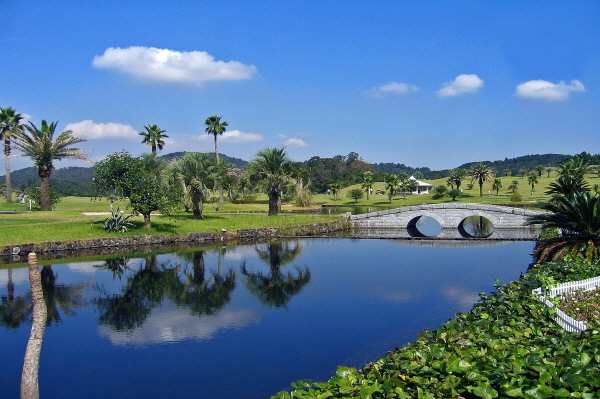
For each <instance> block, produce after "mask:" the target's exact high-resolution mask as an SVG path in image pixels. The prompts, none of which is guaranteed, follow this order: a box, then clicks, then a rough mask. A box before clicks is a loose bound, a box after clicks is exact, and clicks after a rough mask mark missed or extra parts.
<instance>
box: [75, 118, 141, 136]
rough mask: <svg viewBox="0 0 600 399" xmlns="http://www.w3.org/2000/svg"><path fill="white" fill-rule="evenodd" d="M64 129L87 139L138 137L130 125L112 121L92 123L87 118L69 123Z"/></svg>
mask: <svg viewBox="0 0 600 399" xmlns="http://www.w3.org/2000/svg"><path fill="white" fill-rule="evenodd" d="M65 130H72V131H73V133H75V134H76V135H78V136H82V137H84V138H86V139H88V140H98V139H106V138H122V139H134V138H138V132H137V131H136V130H135V129H134V128H133V127H132V126H131V125H123V124H120V123H112V122H110V123H94V121H92V120H89V119H88V120H85V121H81V122H77V123H69V124H68V125H67V126H66V128H65Z"/></svg>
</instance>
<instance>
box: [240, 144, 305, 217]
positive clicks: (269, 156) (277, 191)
mask: <svg viewBox="0 0 600 399" xmlns="http://www.w3.org/2000/svg"><path fill="white" fill-rule="evenodd" d="M294 169H295V168H294V166H293V163H292V161H291V160H290V159H289V158H288V156H287V154H286V152H285V148H271V147H269V148H266V149H264V150H260V151H259V152H258V153H257V154H256V158H254V160H253V161H252V162H250V165H249V166H248V170H249V172H250V175H251V176H253V177H254V178H255V179H256V180H257V181H258V182H259V184H260V185H262V186H263V188H264V189H265V191H266V192H267V195H268V196H269V216H277V215H278V214H279V212H280V211H281V195H282V190H283V188H284V187H285V186H286V185H287V184H288V183H289V182H291V181H292V178H293V175H294Z"/></svg>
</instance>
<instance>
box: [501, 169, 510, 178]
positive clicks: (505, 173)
mask: <svg viewBox="0 0 600 399" xmlns="http://www.w3.org/2000/svg"><path fill="white" fill-rule="evenodd" d="M502 176H512V170H510V169H504V170H503V171H502Z"/></svg>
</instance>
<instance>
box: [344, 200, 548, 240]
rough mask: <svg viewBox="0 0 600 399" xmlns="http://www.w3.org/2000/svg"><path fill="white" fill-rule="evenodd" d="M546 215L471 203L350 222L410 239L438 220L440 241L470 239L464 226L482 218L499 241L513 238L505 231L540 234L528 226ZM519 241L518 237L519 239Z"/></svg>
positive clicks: (368, 216) (353, 217)
mask: <svg viewBox="0 0 600 399" xmlns="http://www.w3.org/2000/svg"><path fill="white" fill-rule="evenodd" d="M541 213H544V212H541V211H533V210H528V209H522V208H514V207H510V206H501V205H487V204H470V203H460V202H458V203H443V204H422V205H412V206H406V207H402V208H396V209H387V210H383V211H378V212H371V213H365V214H361V215H351V216H350V220H351V222H352V225H353V227H354V228H355V229H369V230H371V229H376V230H380V231H384V230H388V231H389V230H390V229H407V230H408V236H413V237H418V236H419V235H418V233H417V235H414V234H411V230H414V229H415V228H416V225H417V222H418V221H419V219H420V218H421V217H423V216H428V217H430V218H432V219H434V220H435V221H436V222H437V223H438V224H439V226H440V227H441V229H442V232H441V233H440V234H439V235H437V237H438V238H456V237H461V236H462V237H468V236H469V235H465V232H464V230H463V228H462V226H463V222H464V221H465V219H466V218H468V217H469V216H481V217H483V218H485V219H487V220H489V222H491V224H492V225H493V228H492V230H493V231H494V235H495V237H496V238H511V237H510V234H509V236H507V234H502V230H506V231H509V230H510V231H512V232H513V233H511V234H512V236H514V235H515V233H514V231H515V230H517V231H520V232H522V233H525V235H526V236H528V237H531V236H532V235H537V233H539V227H537V226H527V225H526V224H525V222H526V221H527V217H528V216H532V215H538V214H541ZM515 238H517V237H515Z"/></svg>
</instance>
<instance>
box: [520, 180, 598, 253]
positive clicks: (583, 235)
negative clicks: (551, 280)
mask: <svg viewBox="0 0 600 399" xmlns="http://www.w3.org/2000/svg"><path fill="white" fill-rule="evenodd" d="M538 207H540V208H542V209H544V210H547V211H549V212H548V213H546V214H541V215H536V216H530V217H529V218H528V222H527V223H528V224H530V225H541V226H542V227H543V228H547V229H554V230H555V231H557V233H558V234H557V235H556V236H554V237H550V238H544V239H541V240H539V241H538V242H537V244H536V248H535V252H534V257H535V261H536V262H545V261H548V260H552V259H558V258H562V257H563V256H565V255H567V254H570V255H577V254H583V255H584V256H585V257H586V258H588V259H590V260H593V261H595V260H598V247H599V245H600V196H599V195H592V194H590V193H589V192H575V193H574V194H573V196H572V197H564V196H555V197H554V198H553V199H552V201H543V202H540V203H539V204H538Z"/></svg>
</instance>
